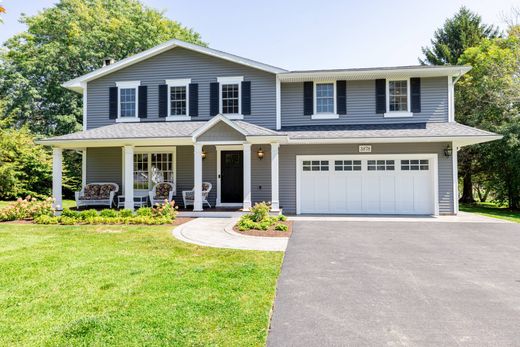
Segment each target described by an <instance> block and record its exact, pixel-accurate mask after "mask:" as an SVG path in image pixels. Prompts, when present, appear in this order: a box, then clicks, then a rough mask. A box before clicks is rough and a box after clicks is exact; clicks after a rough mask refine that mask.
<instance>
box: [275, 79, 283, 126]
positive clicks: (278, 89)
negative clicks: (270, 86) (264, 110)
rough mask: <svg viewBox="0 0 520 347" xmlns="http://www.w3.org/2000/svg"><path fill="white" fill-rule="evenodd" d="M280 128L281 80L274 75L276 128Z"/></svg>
mask: <svg viewBox="0 0 520 347" xmlns="http://www.w3.org/2000/svg"><path fill="white" fill-rule="evenodd" d="M281 128H282V82H281V81H280V78H278V76H276V130H280V129H281Z"/></svg>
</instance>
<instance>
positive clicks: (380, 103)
mask: <svg viewBox="0 0 520 347" xmlns="http://www.w3.org/2000/svg"><path fill="white" fill-rule="evenodd" d="M385 112H386V80H385V79H378V80H376V113H385Z"/></svg>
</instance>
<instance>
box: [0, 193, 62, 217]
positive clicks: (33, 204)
mask: <svg viewBox="0 0 520 347" xmlns="http://www.w3.org/2000/svg"><path fill="white" fill-rule="evenodd" d="M52 202H53V200H52V198H47V199H45V200H38V199H36V198H33V197H31V196H27V197H26V198H25V199H21V198H19V199H18V200H16V201H15V202H13V203H11V204H10V205H8V206H6V207H4V208H2V209H0V222H4V221H13V220H25V219H34V218H36V217H39V216H53V215H54V209H53V207H52Z"/></svg>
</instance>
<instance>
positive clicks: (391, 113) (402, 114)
mask: <svg viewBox="0 0 520 347" xmlns="http://www.w3.org/2000/svg"><path fill="white" fill-rule="evenodd" d="M396 81H406V111H390V82H396ZM410 91H411V89H410V77H408V78H387V79H386V112H385V113H384V117H385V118H394V117H395V118H397V117H413V113H412V111H411V106H412V98H411V95H410Z"/></svg>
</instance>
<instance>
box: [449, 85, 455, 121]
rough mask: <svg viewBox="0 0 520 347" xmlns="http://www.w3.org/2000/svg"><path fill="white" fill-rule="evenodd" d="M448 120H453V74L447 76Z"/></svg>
mask: <svg viewBox="0 0 520 347" xmlns="http://www.w3.org/2000/svg"><path fill="white" fill-rule="evenodd" d="M448 122H455V84H454V83H453V76H451V75H450V76H448Z"/></svg>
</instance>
